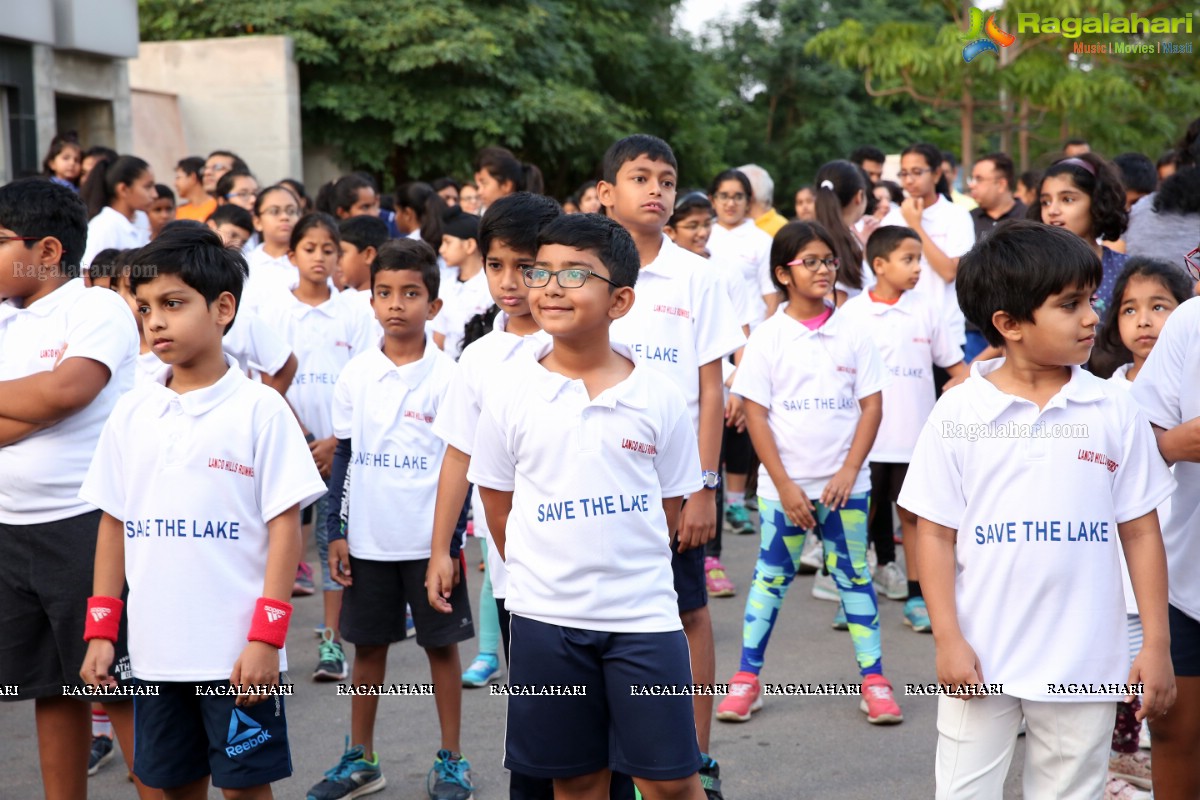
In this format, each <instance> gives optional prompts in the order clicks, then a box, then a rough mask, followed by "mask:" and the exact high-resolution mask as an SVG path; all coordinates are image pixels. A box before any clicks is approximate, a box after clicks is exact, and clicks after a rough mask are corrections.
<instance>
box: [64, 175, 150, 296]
mask: <svg viewBox="0 0 1200 800" xmlns="http://www.w3.org/2000/svg"><path fill="white" fill-rule="evenodd" d="M79 195H80V197H82V198H83V202H85V203H86V204H87V207H88V216H89V217H90V218H91V222H89V223H88V238H87V248H86V249H85V250H84V253H83V262H82V264H81V268H82V269H83V271H84V272H86V271H87V269H88V266H89V265H90V264H91V263H92V258H94V257H95V255H96V253H99V252H100V251H101V250H107V249H108V248H110V247H112V248H116V249H117V250H129V249H132V248H137V247H144V246H146V245H147V244H149V243H150V217H149V216H147V215H146V210H147V209H148V208H150V204H151V203H153V202H154V201H155V199H157V197H158V192H157V191H156V190H155V188H154V173H153V172H152V171H151V170H150V165H149V164H147V163H146V162H145V161H143V160H142V159H140V158H138V157H137V156H120V157H118V158H115V159H108V158H105V159H101V160H100V161H99V162H97V163H96V165H95V166H94V167H92V170H91V172H89V173H88V176H87V180H85V181H84V183H83V186H82V187H81V188H80V190H79Z"/></svg>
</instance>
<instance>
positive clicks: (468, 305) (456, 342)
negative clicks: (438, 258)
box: [433, 269, 493, 361]
mask: <svg viewBox="0 0 1200 800" xmlns="http://www.w3.org/2000/svg"><path fill="white" fill-rule="evenodd" d="M453 272H454V276H453V278H452V279H451V280H447V281H443V282H442V284H441V287H440V288H439V289H438V296H439V297H440V298H442V310H441V311H439V312H438V315H437V316H436V317H434V318H433V330H434V331H436V332H437V333H440V334H442V335H443V336H445V337H446V341H445V344H444V345H443V348H442V349H443V350H444V351H445V353H446V355H448V356H450V357H451V358H453V359H454V360H455V361H457V360H458V358H459V355H460V353H459V349H460V348H461V347H462V340H463V333H464V329H465V328H466V326H467V323H468V322H470V321H471V319H472V318H473V317H474V316H475V315H476V314H482V313H483V312H485V311H487V310H488V309H489V308H491V307H492V305H493V303H492V292H491V290H490V289H488V282H487V274H486V273H485V272H484V271H483V270H480V271H479V274H477V275H475V277H473V278H470V279H468V280H465V281H460V280H459V279H458V270H457V269H456V270H454V271H453Z"/></svg>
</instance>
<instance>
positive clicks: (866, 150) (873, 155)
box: [850, 144, 887, 167]
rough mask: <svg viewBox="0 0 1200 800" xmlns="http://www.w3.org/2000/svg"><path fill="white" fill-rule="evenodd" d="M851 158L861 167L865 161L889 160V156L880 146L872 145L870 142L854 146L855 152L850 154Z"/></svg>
mask: <svg viewBox="0 0 1200 800" xmlns="http://www.w3.org/2000/svg"><path fill="white" fill-rule="evenodd" d="M850 160H851V161H852V162H854V163H855V164H858V165H859V166H860V167H861V166H862V163H863V162H864V161H876V162H878V163H880V164H882V163H883V162H885V161H887V156H885V155H884V154H883V151H882V150H880V149H879V148H878V147H871V145H869V144H868V145H863V146H862V147H856V148H854V152H853V153H851V154H850Z"/></svg>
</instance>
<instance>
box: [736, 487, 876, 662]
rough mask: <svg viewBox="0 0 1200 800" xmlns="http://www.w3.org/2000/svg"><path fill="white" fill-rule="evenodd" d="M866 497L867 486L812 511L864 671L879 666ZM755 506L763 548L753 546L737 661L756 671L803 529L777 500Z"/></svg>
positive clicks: (789, 579) (795, 563)
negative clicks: (836, 505)
mask: <svg viewBox="0 0 1200 800" xmlns="http://www.w3.org/2000/svg"><path fill="white" fill-rule="evenodd" d="M870 497H871V495H870V493H869V492H863V493H861V494H854V495H851V496H850V500H849V502H848V503H847V504H846V506H844V507H843V508H841V509H839V510H838V511H836V512H834V511H831V510H830V509H829V508H828V507H826V506H825V505H824V504H822V503H814V505H815V506H816V509H815V511H814V512H813V516H814V517H815V518H816V520H817V530H818V531H819V532H820V535H821V540H822V542H823V543H824V547H825V566H826V567H827V568H828V570H829V573H830V574H831V575H833V578H834V580H835V581H836V582H837V587H838V592H839V594H841V596H842V607H843V608H844V609H845V610H846V619H847V621H848V622H849V623H850V638H851V639H852V640H853V642H854V655H855V658H856V659H857V661H858V669H859V672H860V673H862V674H863V675H870V674H872V673H874V674H882V672H883V663H882V660H881V657H882V650H881V647H880V642H879V604H878V601H877V600H876V598H875V587H874V585H873V584H872V582H871V575H870V573H869V572H868V571H867V510H868V508H869V507H870ZM758 508H759V516H760V519H761V520H762V548H761V549H760V550H759V551H758V563H757V564H755V565H754V583H753V584H752V585H751V586H750V594H749V596H748V597H747V598H746V617H745V624H744V625H743V627H742V663H741V667H740V669H741V670H742V671H744V672H752V673H754V674H755V675H757V674H758V673H759V671H760V670H761V669H762V666H763V660H764V658H765V656H766V651H767V642H768V641H769V640H770V638H771V630H772V629H773V628H774V627H775V620H776V618H777V617H778V616H779V609H780V607H782V606H783V597H784V595H785V594H787V589H788V586H789V585H790V584H791V582H792V578H794V577H796V572H797V570H798V569H799V568H800V553H801V552H802V551H803V549H804V537H805V534H806V531H805V530H804V529H803V528H800V527H798V526H796V525H793V524H792V523H791V521H790V520H788V518H787V516H786V515H785V514H784V513H783V506H782V505H780V503H779V501H778V500H764V499H762V498H759V501H758Z"/></svg>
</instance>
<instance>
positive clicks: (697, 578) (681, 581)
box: [671, 517, 721, 614]
mask: <svg viewBox="0 0 1200 800" xmlns="http://www.w3.org/2000/svg"><path fill="white" fill-rule="evenodd" d="M720 524H721V518H720V517H717V525H718V526H719V525H720ZM704 552H705V551H704V548H703V547H693V548H691V549H690V550H684V551H683V552H682V553H681V552H679V540H678V539H672V540H671V572H672V573H673V574H674V576H675V594H677V595H678V596H679V597H678V600H679V613H680V614H682V613H684V612H685V611H695V610H696V609H697V608H704V607H705V606H706V605H708V585H707V584H706V583H705V582H704Z"/></svg>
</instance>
